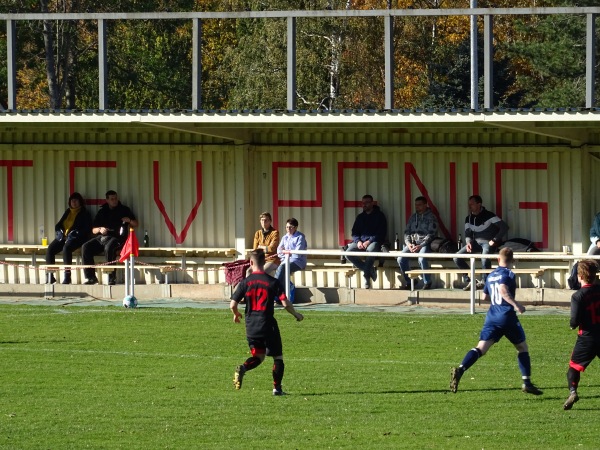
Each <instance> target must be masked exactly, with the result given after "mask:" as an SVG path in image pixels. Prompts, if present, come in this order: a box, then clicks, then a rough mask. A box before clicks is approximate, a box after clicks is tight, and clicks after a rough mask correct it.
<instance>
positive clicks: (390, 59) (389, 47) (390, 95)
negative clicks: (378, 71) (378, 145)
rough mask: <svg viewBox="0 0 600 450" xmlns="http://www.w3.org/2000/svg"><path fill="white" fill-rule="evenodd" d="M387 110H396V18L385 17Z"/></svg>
mask: <svg viewBox="0 0 600 450" xmlns="http://www.w3.org/2000/svg"><path fill="white" fill-rule="evenodd" d="M383 20H384V24H385V25H384V28H385V43H384V45H385V106H384V108H385V109H394V18H393V17H392V16H385V17H384V18H383Z"/></svg>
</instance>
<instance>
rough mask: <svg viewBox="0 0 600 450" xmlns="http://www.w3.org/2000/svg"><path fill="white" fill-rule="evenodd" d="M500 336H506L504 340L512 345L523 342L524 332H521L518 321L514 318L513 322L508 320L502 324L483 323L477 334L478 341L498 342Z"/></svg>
mask: <svg viewBox="0 0 600 450" xmlns="http://www.w3.org/2000/svg"><path fill="white" fill-rule="evenodd" d="M502 336H506V339H508V340H509V341H510V342H511V344H513V345H517V344H520V343H521V342H525V330H523V327H522V326H521V322H519V319H517V318H516V317H515V318H514V320H509V321H507V323H504V324H498V323H494V322H490V323H488V322H486V323H484V324H483V328H482V329H481V333H480V334H479V340H481V341H494V342H498V341H499V340H500V339H502Z"/></svg>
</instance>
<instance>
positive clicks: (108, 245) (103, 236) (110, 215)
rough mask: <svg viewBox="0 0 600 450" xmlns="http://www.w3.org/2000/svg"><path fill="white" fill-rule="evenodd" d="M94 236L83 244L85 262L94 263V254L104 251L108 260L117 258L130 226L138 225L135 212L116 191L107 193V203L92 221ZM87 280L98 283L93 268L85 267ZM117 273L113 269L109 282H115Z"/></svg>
mask: <svg viewBox="0 0 600 450" xmlns="http://www.w3.org/2000/svg"><path fill="white" fill-rule="evenodd" d="M92 226H93V228H92V234H93V235H94V237H93V238H92V239H90V240H89V241H87V242H86V243H85V244H83V247H81V254H82V258H83V264H85V265H86V266H93V265H94V255H97V254H98V253H101V252H104V256H105V257H106V262H112V261H115V260H116V259H117V250H119V249H120V248H121V247H122V246H123V244H124V243H125V241H126V240H127V236H128V234H129V228H130V227H131V228H135V227H137V226H138V221H137V220H136V218H135V216H134V214H133V212H132V211H131V209H129V208H128V207H127V206H125V205H123V204H122V203H121V202H120V201H119V196H118V195H117V193H116V192H115V191H108V192H107V193H106V203H105V204H104V205H102V207H101V208H100V210H99V211H98V214H96V217H95V218H94V222H93V223H92ZM84 273H85V278H86V281H85V283H84V284H97V283H98V278H97V277H96V271H95V270H94V269H93V268H91V267H90V268H86V269H84ZM115 281H116V274H115V272H114V271H113V272H112V273H111V274H110V275H109V277H108V284H115Z"/></svg>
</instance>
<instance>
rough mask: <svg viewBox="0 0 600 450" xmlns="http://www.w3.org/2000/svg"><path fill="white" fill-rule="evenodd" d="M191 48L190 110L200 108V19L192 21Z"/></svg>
mask: <svg viewBox="0 0 600 450" xmlns="http://www.w3.org/2000/svg"><path fill="white" fill-rule="evenodd" d="M193 22H194V27H193V36H192V41H193V44H192V45H193V47H192V109H194V110H197V109H200V108H201V106H202V19H194V20H193Z"/></svg>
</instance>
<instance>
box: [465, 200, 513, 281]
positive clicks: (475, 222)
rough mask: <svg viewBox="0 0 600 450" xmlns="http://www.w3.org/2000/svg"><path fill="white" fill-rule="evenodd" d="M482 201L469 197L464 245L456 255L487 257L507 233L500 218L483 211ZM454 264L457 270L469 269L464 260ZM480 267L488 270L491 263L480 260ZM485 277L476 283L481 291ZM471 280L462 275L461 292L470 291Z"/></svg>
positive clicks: (504, 224) (505, 226)
mask: <svg viewBox="0 0 600 450" xmlns="http://www.w3.org/2000/svg"><path fill="white" fill-rule="evenodd" d="M482 203H483V200H482V199H481V197H480V196H479V195H472V196H470V197H469V215H468V216H467V217H466V218H465V242H466V245H465V246H464V247H463V248H461V249H460V250H459V251H458V252H457V253H458V254H459V255H460V254H465V253H481V254H484V255H487V254H489V253H495V252H496V250H497V248H498V244H499V243H500V242H502V237H503V236H504V235H505V234H506V232H507V231H508V225H507V224H506V222H504V221H503V220H502V219H501V218H500V217H498V216H497V215H496V214H494V213H493V212H491V211H488V210H487V209H485V208H484V207H483V205H482ZM454 263H455V264H456V266H457V267H458V268H459V269H465V270H468V269H469V265H468V264H467V262H466V260H464V259H462V258H454ZM481 266H482V268H483V269H490V268H491V267H492V261H491V260H490V259H486V258H482V260H481ZM486 278H487V275H485V274H484V275H483V280H482V281H477V280H475V282H476V287H477V289H483V286H484V285H485V280H486ZM471 281H472V280H471V279H470V278H469V276H468V275H466V274H463V282H464V283H465V284H466V285H465V286H464V287H463V290H465V291H468V290H470V289H471Z"/></svg>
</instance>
